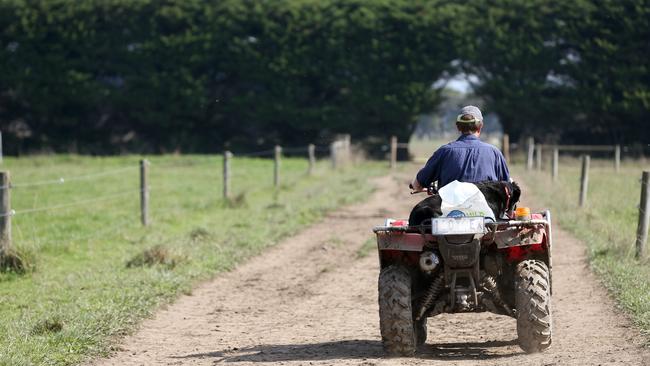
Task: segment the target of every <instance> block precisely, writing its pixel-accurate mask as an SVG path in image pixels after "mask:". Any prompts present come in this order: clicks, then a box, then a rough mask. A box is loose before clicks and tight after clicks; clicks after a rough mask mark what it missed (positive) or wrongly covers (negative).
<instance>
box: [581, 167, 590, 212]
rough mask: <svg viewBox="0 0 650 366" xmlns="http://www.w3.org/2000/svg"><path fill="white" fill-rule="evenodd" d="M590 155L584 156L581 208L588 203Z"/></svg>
mask: <svg viewBox="0 0 650 366" xmlns="http://www.w3.org/2000/svg"><path fill="white" fill-rule="evenodd" d="M590 160H591V158H590V157H589V155H583V156H582V175H581V177H580V201H579V204H580V207H583V206H584V205H585V203H587V189H588V188H589V161H590Z"/></svg>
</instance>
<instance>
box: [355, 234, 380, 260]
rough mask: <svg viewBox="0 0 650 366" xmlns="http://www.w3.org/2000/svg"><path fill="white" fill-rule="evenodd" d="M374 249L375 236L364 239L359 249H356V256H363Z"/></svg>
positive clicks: (375, 244) (375, 243)
mask: <svg viewBox="0 0 650 366" xmlns="http://www.w3.org/2000/svg"><path fill="white" fill-rule="evenodd" d="M375 251H377V238H370V239H368V240H366V241H365V242H364V243H363V245H362V246H361V247H360V248H359V249H357V258H358V259H361V258H365V257H367V256H368V255H370V253H373V252H375Z"/></svg>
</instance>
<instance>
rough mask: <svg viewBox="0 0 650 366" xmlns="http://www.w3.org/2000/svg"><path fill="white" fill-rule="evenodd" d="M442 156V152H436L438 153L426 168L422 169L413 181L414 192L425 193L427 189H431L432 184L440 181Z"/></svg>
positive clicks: (431, 158) (430, 159)
mask: <svg viewBox="0 0 650 366" xmlns="http://www.w3.org/2000/svg"><path fill="white" fill-rule="evenodd" d="M441 155H442V150H441V149H438V150H436V152H435V153H433V155H432V156H431V157H430V158H429V160H428V161H427V163H426V164H425V165H424V167H423V168H422V169H420V171H419V172H418V174H417V175H416V176H415V179H413V182H412V183H411V185H412V186H413V190H414V191H416V192H419V191H423V190H425V189H426V187H429V186H430V185H431V183H432V182H435V181H437V180H438V178H439V177H438V175H439V173H438V172H439V170H440V169H439V165H440V160H441Z"/></svg>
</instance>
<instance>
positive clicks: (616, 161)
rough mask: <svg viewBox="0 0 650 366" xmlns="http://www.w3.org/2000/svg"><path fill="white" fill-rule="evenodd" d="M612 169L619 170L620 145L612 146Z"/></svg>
mask: <svg viewBox="0 0 650 366" xmlns="http://www.w3.org/2000/svg"><path fill="white" fill-rule="evenodd" d="M614 169H616V172H617V173H618V172H619V171H620V170H621V145H616V146H615V147H614Z"/></svg>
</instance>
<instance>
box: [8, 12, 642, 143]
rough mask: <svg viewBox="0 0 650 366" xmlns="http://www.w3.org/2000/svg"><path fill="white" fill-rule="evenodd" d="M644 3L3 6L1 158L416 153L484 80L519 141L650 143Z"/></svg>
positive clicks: (490, 103)
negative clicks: (469, 88) (277, 148)
mask: <svg viewBox="0 0 650 366" xmlns="http://www.w3.org/2000/svg"><path fill="white" fill-rule="evenodd" d="M649 16H650V4H649V3H648V1H646V0H620V1H617V0H602V1H596V0H591V1H589V0H577V1H571V2H566V1H561V0H555V1H551V0H526V1H524V0H501V1H494V0H471V1H467V2H463V3H460V2H456V1H449V0H428V1H425V0H391V1H389V0H276V1H252V0H250V1H246V0H237V1H236V0H209V1H205V0H164V1H159V0H78V1H69V0H0V130H1V131H2V132H3V138H4V140H5V151H7V152H9V153H13V154H20V153H26V152H31V151H57V152H65V151H72V152H81V153H95V154H105V153H120V152H171V151H182V152H217V151H221V150H222V149H223V148H224V147H228V148H231V149H234V150H236V149H252V148H266V147H268V146H271V145H273V144H275V143H278V142H282V143H283V144H284V145H287V146H291V145H299V144H305V142H316V143H318V142H325V141H329V140H330V139H331V138H332V137H333V136H335V135H337V134H343V133H346V134H351V135H352V137H353V138H354V139H357V140H363V141H365V142H366V143H367V144H368V145H373V144H375V145H376V144H383V143H385V141H386V140H387V137H388V136H390V135H397V136H399V137H400V139H401V140H405V139H407V138H408V136H410V134H411V133H412V131H413V129H414V127H415V123H416V121H417V117H418V116H419V115H420V114H422V113H427V112H430V111H433V110H435V108H436V106H437V105H438V104H439V103H440V102H441V101H442V98H443V97H442V94H441V91H442V86H441V85H442V83H436V81H439V80H444V79H445V78H448V77H451V76H453V75H456V74H459V73H464V74H467V75H473V76H475V77H476V80H477V81H476V83H475V85H473V89H474V92H475V94H476V96H477V97H480V98H481V99H482V100H484V101H485V105H484V106H482V107H483V109H485V110H487V111H490V112H494V113H496V114H497V115H498V116H499V118H500V120H501V123H502V124H503V126H504V129H505V130H506V131H507V132H508V133H510V135H511V139H512V140H517V139H520V138H523V137H524V136H526V135H534V136H535V137H537V138H538V139H540V140H546V141H549V142H571V143H587V142H588V143H635V142H643V141H645V142H646V143H647V142H648V141H650V132H648V129H647V128H646V126H647V122H646V121H645V119H646V116H645V115H646V114H647V111H648V109H649V107H650V72H649V70H648V64H647V55H648V54H650V42H649V41H648V40H650V24H649V22H650V17H649Z"/></svg>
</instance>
